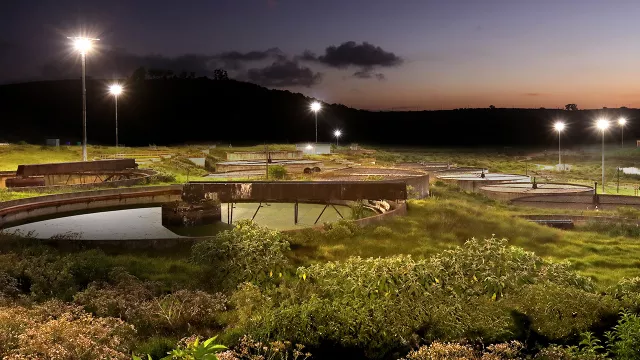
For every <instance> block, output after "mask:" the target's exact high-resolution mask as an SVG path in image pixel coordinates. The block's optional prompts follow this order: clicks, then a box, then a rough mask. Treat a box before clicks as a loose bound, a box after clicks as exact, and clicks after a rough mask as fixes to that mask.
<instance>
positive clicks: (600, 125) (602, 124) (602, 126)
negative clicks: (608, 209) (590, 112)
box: [596, 119, 609, 194]
mask: <svg viewBox="0 0 640 360" xmlns="http://www.w3.org/2000/svg"><path fill="white" fill-rule="evenodd" d="M596 126H597V127H598V129H600V131H602V193H603V194H604V132H605V130H607V128H608V127H609V121H608V120H606V119H600V120H598V121H597V122H596Z"/></svg>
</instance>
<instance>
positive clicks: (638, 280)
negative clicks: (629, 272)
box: [611, 277, 640, 311]
mask: <svg viewBox="0 0 640 360" xmlns="http://www.w3.org/2000/svg"><path fill="white" fill-rule="evenodd" d="M611 293H612V295H613V296H614V297H615V298H616V299H618V300H620V301H621V302H622V305H623V307H625V308H627V309H629V310H632V311H638V310H640V277H634V278H631V279H622V280H621V281H620V282H619V283H618V284H617V285H616V286H615V287H614V288H613V289H611Z"/></svg>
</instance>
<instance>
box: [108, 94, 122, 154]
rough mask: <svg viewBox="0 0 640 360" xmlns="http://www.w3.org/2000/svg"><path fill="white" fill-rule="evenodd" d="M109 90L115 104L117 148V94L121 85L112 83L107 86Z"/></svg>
mask: <svg viewBox="0 0 640 360" xmlns="http://www.w3.org/2000/svg"><path fill="white" fill-rule="evenodd" d="M109 92H110V93H111V95H113V98H114V99H115V104H116V148H118V96H119V95H120V94H122V85H119V84H113V85H111V86H110V87H109Z"/></svg>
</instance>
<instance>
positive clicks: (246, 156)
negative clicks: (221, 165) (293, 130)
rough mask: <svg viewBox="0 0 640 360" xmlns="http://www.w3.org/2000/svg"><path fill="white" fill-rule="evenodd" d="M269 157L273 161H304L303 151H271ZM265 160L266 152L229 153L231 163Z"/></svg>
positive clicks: (228, 157) (228, 158)
mask: <svg viewBox="0 0 640 360" xmlns="http://www.w3.org/2000/svg"><path fill="white" fill-rule="evenodd" d="M269 157H270V158H271V160H299V159H302V151H285V150H282V151H269ZM264 159H265V152H264V151H238V152H228V153H227V160H229V161H241V160H262V161H264Z"/></svg>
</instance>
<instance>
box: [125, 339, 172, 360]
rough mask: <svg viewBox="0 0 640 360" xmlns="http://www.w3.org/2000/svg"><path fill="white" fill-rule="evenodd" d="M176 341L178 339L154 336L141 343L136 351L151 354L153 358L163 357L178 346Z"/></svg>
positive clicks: (144, 359)
mask: <svg viewBox="0 0 640 360" xmlns="http://www.w3.org/2000/svg"><path fill="white" fill-rule="evenodd" d="M176 342H177V339H173V338H168V337H163V336H154V337H151V338H149V339H147V340H144V341H142V342H141V343H139V344H138V346H137V347H136V350H135V351H134V353H136V354H141V355H149V356H151V358H152V359H161V358H163V357H165V356H167V354H168V353H169V352H170V351H171V350H173V349H175V348H176ZM143 360H147V358H146V357H143Z"/></svg>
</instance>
